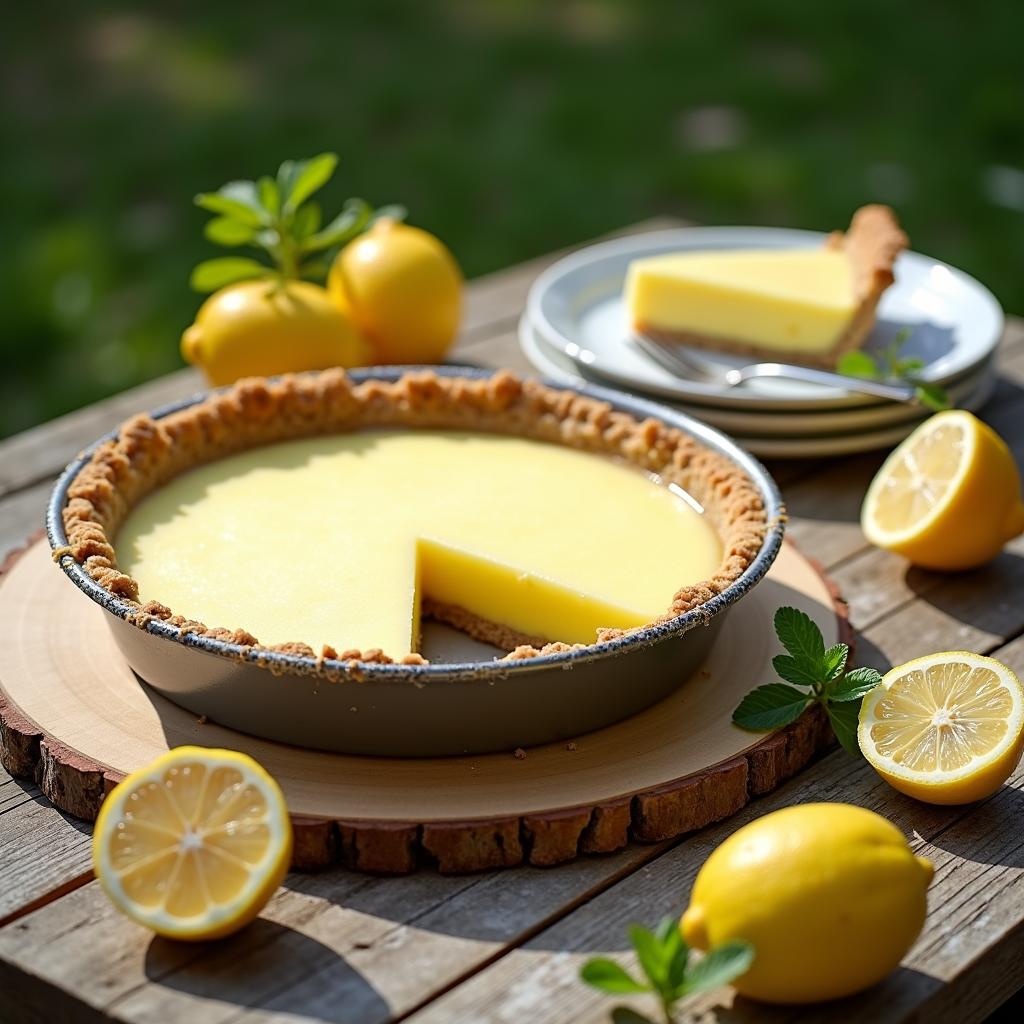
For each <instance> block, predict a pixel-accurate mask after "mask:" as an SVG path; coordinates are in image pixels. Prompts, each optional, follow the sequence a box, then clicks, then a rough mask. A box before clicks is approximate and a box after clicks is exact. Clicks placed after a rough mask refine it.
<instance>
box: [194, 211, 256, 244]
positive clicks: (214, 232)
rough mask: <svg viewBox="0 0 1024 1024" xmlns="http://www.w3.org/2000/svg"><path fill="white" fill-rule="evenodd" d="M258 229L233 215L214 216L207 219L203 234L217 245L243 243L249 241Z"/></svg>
mask: <svg viewBox="0 0 1024 1024" xmlns="http://www.w3.org/2000/svg"><path fill="white" fill-rule="evenodd" d="M257 231H258V229H257V228H255V227H253V225H252V224H246V223H245V221H241V220H236V219H235V218H234V217H214V218H213V220H210V221H207V222H206V226H205V227H204V228H203V234H204V235H205V236H206V237H207V238H208V239H209V240H210V241H211V242H214V243H216V244H217V245H245V244H246V242H251V241H252V240H253V239H254V238H255V237H256V234H257Z"/></svg>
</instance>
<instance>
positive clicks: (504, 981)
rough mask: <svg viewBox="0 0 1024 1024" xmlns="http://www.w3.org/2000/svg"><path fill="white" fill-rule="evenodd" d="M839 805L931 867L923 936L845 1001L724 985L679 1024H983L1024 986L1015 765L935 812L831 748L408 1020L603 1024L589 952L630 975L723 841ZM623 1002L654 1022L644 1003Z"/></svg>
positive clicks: (608, 1004) (687, 1007)
mask: <svg viewBox="0 0 1024 1024" xmlns="http://www.w3.org/2000/svg"><path fill="white" fill-rule="evenodd" d="M999 656H1000V657H1002V658H1003V659H1004V660H1006V661H1007V662H1008V663H1009V664H1011V665H1012V666H1013V667H1014V668H1015V669H1017V671H1024V640H1021V641H1017V642H1015V643H1014V644H1011V645H1008V646H1007V647H1005V648H1003V649H1002V650H1001V651H1000V652H999ZM836 799H839V800H843V801H846V802H850V803H857V804H860V805H861V806H864V807H868V808H870V809H872V810H875V811H877V812H878V813H880V814H883V815H884V816H885V817H887V818H888V819H889V820H891V821H893V822H894V823H895V824H896V825H897V826H898V827H899V828H900V829H901V830H903V832H904V833H905V834H907V835H908V836H910V837H911V843H912V845H913V846H914V847H915V849H916V850H918V851H920V852H921V853H923V854H924V855H925V856H928V857H930V858H931V859H932V860H933V862H934V864H935V866H936V878H935V881H934V883H933V885H932V888H931V891H930V893H929V907H930V913H929V917H928V920H927V922H926V925H925V930H924V932H923V933H922V936H921V938H920V939H919V940H918V942H917V943H916V944H915V946H914V948H913V949H912V950H911V951H910V953H909V955H908V957H907V958H906V959H905V961H904V964H903V966H902V967H901V969H900V970H899V971H897V972H895V973H894V974H893V975H891V976H890V977H889V978H888V979H887V980H886V981H885V982H883V983H882V984H881V985H879V986H876V987H875V988H873V989H871V990H869V991H868V992H866V993H864V994H863V995H861V996H858V997H855V998H853V999H850V1000H846V1001H844V1002H843V1003H841V1004H831V1005H825V1006H822V1007H807V1008H801V1009H800V1011H799V1012H797V1011H796V1010H788V1011H787V1010H784V1009H771V1008H765V1007H760V1006H758V1005H757V1004H754V1003H751V1002H749V1001H746V1000H736V1001H735V1002H734V1001H733V998H732V994H731V991H730V990H724V991H719V992H716V993H710V994H708V995H706V996H703V997H695V998H694V999H691V1000H689V1001H687V1002H686V1003H685V1004H684V1006H683V1008H682V1009H681V1012H680V1014H679V1017H678V1020H679V1021H680V1022H693V1024H697V1022H698V1021H706V1020H708V1019H722V1018H723V1017H724V1018H726V1019H728V1020H729V1021H731V1022H735V1024H743V1022H746V1021H750V1022H755V1021H764V1020H772V1021H783V1020H796V1019H799V1020H800V1021H801V1022H805V1021H822V1022H825V1021H830V1020H835V1019H837V1011H839V1010H840V1008H841V1013H842V1019H844V1020H872V1021H876V1022H878V1024H887V1022H896V1021H904V1020H909V1019H912V1018H913V1019H926V1020H929V1021H931V1022H942V1021H950V1022H953V1021H956V1022H958V1024H960V1022H964V1024H969V1022H972V1021H981V1020H983V1019H984V1018H985V1017H986V1016H987V1015H988V1014H989V1013H990V1012H991V1011H992V1010H994V1009H995V1008H996V1007H997V1006H999V1005H1000V1004H1001V1003H1002V1002H1003V1001H1004V1000H1005V999H1006V998H1007V997H1008V996H1009V995H1011V994H1012V993H1013V992H1014V991H1016V990H1017V989H1018V988H1020V987H1021V986H1022V985H1024V957H1022V956H1021V954H1022V952H1024V928H1022V922H1021V914H1022V907H1024V899H1022V897H1024V835H1022V833H1021V831H1020V829H1019V827H1018V826H1019V818H1020V806H1021V803H1022V800H1024V769H1021V768H1018V771H1017V773H1016V774H1015V776H1014V778H1013V779H1012V781H1011V784H1010V785H1007V786H1005V787H1004V788H1003V789H1001V790H1000V791H999V793H998V794H996V795H995V796H994V797H992V798H990V799H989V800H987V801H984V802H983V803H981V804H979V805H974V806H970V807H967V808H940V807H932V806H929V805H927V804H921V803H918V802H916V801H913V800H910V799H909V798H906V797H903V796H902V795H900V794H898V793H896V792H895V791H894V790H892V789H890V788H889V787H888V786H887V785H886V784H885V783H884V782H882V781H881V780H880V779H879V778H878V777H877V776H876V775H875V774H874V772H872V770H871V769H870V767H868V765H867V764H866V762H864V761H860V760H858V761H854V760H853V759H851V758H850V757H849V756H848V755H846V754H845V753H843V752H841V751H837V752H835V753H833V754H831V755H830V756H829V757H828V758H826V759H825V760H823V761H821V762H819V763H818V764H817V765H815V766H814V767H812V768H810V769H808V770H807V771H806V772H804V773H803V774H802V775H801V776H799V777H798V778H797V779H795V780H793V781H792V782H790V783H789V784H788V785H787V786H785V787H783V788H782V789H781V790H778V791H776V792H775V793H774V794H772V795H771V796H769V797H767V798H765V799H764V800H759V801H757V802H756V803H753V804H751V805H750V806H748V807H747V808H746V809H745V810H744V811H743V812H742V813H741V814H740V815H738V816H737V817H736V818H733V819H731V820H730V821H729V822H727V823H726V824H724V825H721V826H716V827H713V828H710V829H707V830H705V831H703V832H701V833H699V834H697V835H696V836H693V837H690V838H688V839H686V840H685V841H684V842H683V843H681V844H679V845H678V846H676V847H674V848H672V849H670V850H669V851H667V852H666V853H665V854H663V855H662V856H660V857H659V858H658V859H657V860H655V861H654V862H653V863H651V864H649V865H648V866H647V867H646V868H644V870H642V871H637V872H635V873H634V874H632V875H630V876H629V877H628V878H626V879H624V880H623V881H622V882H620V883H619V884H618V885H616V886H614V887H613V888H611V889H609V890H607V891H605V892H604V893H602V894H601V895H599V896H597V897H596V898H595V899H593V900H592V901H591V902H589V903H587V904H586V905H584V906H582V907H580V908H579V909H578V910H576V911H574V912H573V913H571V914H569V915H567V916H566V917H564V918H562V919H561V920H560V921H558V922H557V923H556V924H554V925H553V926H552V927H551V928H549V929H547V930H545V931H543V932H540V933H539V934H538V935H536V936H535V937H534V938H532V939H531V940H530V941H529V942H527V943H526V944H525V945H524V946H523V947H521V948H519V949H516V950H512V951H510V952H509V953H508V954H507V955H505V956H504V957H502V958H501V959H499V960H497V961H496V962H495V963H493V964H492V965H491V966H490V967H488V968H486V969H485V970H483V971H481V972H479V973H478V974H476V975H475V976H474V977H472V978H471V979H469V980H467V981H466V982H465V983H463V984H462V985H460V986H458V987H457V988H455V989H453V990H452V991H450V992H448V993H447V994H445V995H444V996H442V997H441V998H439V999H437V1000H436V1001H434V1002H432V1003H430V1004H429V1005H427V1006H426V1007H425V1008H424V1009H423V1010H422V1011H421V1012H419V1013H416V1014H414V1015H413V1016H412V1017H410V1018H409V1021H410V1024H435V1022H437V1024H441V1022H444V1024H458V1022H470V1021H473V1022H476V1021H482V1020H488V1021H508V1022H513V1021H522V1020H529V1021H531V1022H532V1024H547V1022H551V1024H554V1022H561V1021H564V1020H572V1021H573V1022H574V1024H588V1022H594V1024H596V1022H598V1021H601V1022H606V1021H607V1020H608V1019H609V1013H610V1011H611V1009H612V1008H613V1007H614V1006H615V1005H616V1002H620V1003H621V1002H623V1001H622V1000H614V999H611V998H609V997H607V996H603V995H601V994H599V993H596V992H594V991H593V990H591V989H588V988H586V987H585V986H583V985H582V984H581V983H580V982H579V980H578V973H579V969H580V967H581V965H582V964H583V963H584V962H585V961H586V960H587V959H588V958H589V957H591V956H595V955H602V956H612V957H614V958H615V959H618V960H620V961H621V962H622V963H623V964H625V965H628V966H633V964H632V957H631V955H629V954H627V953H625V950H626V945H627V944H626V942H625V935H626V928H627V926H628V925H629V924H630V923H631V922H634V921H642V922H646V923H649V924H651V923H653V922H655V921H657V920H658V919H659V918H660V917H662V916H663V915H665V914H668V913H671V914H676V913H679V912H680V911H681V910H682V908H683V907H684V906H685V903H686V899H687V895H688V893H689V890H690V888H691V886H692V884H693V879H694V877H695V875H696V872H697V870H698V869H699V868H700V866H701V864H702V863H703V862H704V860H705V859H706V857H707V856H708V855H709V854H710V852H711V851H712V850H713V849H714V848H715V846H717V845H718V844H719V843H720V842H721V841H722V840H723V839H724V838H725V837H726V836H728V835H729V834H731V833H732V832H733V831H734V830H735V829H736V828H737V827H739V826H740V825H742V824H744V823H746V822H747V821H750V820H753V819H754V818H756V817H759V816H760V815H762V814H765V813H767V812H769V811H771V810H774V809H777V808H780V807H784V806H788V805H790V804H794V803H802V802H809V801H815V800H836ZM989 965H991V969H989ZM994 971H997V972H998V973H997V974H996V973H993V972H994ZM628 1003H629V1005H630V1006H631V1007H635V1009H636V1010H638V1011H642V1012H643V1013H645V1014H648V1015H650V1017H651V1018H652V1019H658V1017H657V1014H656V1012H655V1010H656V1007H655V1006H654V1004H653V1002H651V1001H646V1002H645V1001H644V1000H643V999H635V1000H630V1001H628Z"/></svg>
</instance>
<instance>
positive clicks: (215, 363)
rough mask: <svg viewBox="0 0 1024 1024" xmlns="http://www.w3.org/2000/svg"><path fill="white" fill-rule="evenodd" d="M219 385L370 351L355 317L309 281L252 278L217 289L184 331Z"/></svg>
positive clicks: (187, 348) (345, 362) (192, 355)
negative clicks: (353, 321)
mask: <svg viewBox="0 0 1024 1024" xmlns="http://www.w3.org/2000/svg"><path fill="white" fill-rule="evenodd" d="M181 354H182V355H183V356H184V357H185V361H186V362H189V363H192V364H194V365H196V366H200V367H202V368H203V370H204V372H205V373H206V376H207V379H208V380H209V381H210V383H211V384H212V385H213V386H215V387H216V386H218V385H221V384H230V383H232V382H233V381H236V380H238V378H239V377H252V376H273V375H274V374H278V373H298V372H300V371H302V370H322V369H325V368H326V367H329V366H346V367H347V366H358V365H360V364H365V363H366V362H367V361H368V360H369V357H370V350H369V346H368V345H367V344H366V342H365V341H364V340H363V339H362V338H361V337H360V336H359V332H358V331H357V330H356V328H355V326H354V325H353V323H352V320H351V318H350V317H349V316H348V315H347V314H346V313H345V311H344V310H342V309H339V308H338V306H337V305H336V304H335V303H334V302H332V301H331V299H330V296H329V295H328V294H327V291H326V289H324V288H321V287H320V286H319V285H315V284H310V283H309V282H308V281H286V282H283V283H282V282H277V281H273V282H270V281H265V280H264V281H245V282H242V283H240V284H233V285H229V286H228V287H226V288H221V290H220V291H218V292H214V294H213V295H211V296H210V297H209V298H208V299H207V300H206V301H205V302H204V303H203V304H202V306H200V307H199V312H198V313H197V314H196V321H195V323H194V324H192V326H191V327H189V328H188V330H186V331H185V333H184V334H183V335H182V336H181Z"/></svg>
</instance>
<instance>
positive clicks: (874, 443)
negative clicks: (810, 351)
mask: <svg viewBox="0 0 1024 1024" xmlns="http://www.w3.org/2000/svg"><path fill="white" fill-rule="evenodd" d="M519 340H520V347H521V348H522V350H523V353H524V355H526V357H527V359H529V360H530V362H531V364H532V365H533V366H534V368H535V369H536V370H537V372H538V373H539V374H541V375H542V376H544V377H545V378H546V379H548V380H550V381H552V382H553V383H555V384H567V385H576V386H579V385H580V384H583V383H587V382H589V381H590V379H591V378H590V377H589V376H587V375H586V374H585V373H581V371H579V369H578V368H577V367H576V366H575V364H573V363H572V362H571V361H570V360H568V359H566V357H565V356H560V355H559V354H558V353H556V352H553V351H552V350H551V349H550V348H549V347H548V346H547V345H545V344H544V343H543V342H542V341H541V340H540V339H538V338H537V337H536V335H535V333H534V332H533V331H531V329H530V325H529V324H528V323H527V322H526V318H525V317H524V318H523V320H522V321H521V322H520V333H519ZM997 376H998V375H997V373H996V370H995V365H994V363H993V362H992V361H991V360H990V361H989V362H988V363H986V364H985V366H984V367H982V369H981V371H980V372H978V373H975V374H972V375H970V377H969V378H967V379H966V381H967V384H965V385H963V386H961V385H959V384H958V385H957V386H956V387H954V388H950V389H949V390H950V396H951V397H952V398H953V400H954V402H955V404H956V405H957V407H958V408H961V409H969V410H976V409H979V408H981V406H982V405H984V404H985V402H987V401H988V400H989V398H990V397H991V396H992V392H993V391H994V389H995V386H996V380H997ZM673 405H674V408H677V409H680V410H681V411H683V412H686V413H687V414H688V415H690V416H694V417H696V418H697V419H701V420H703V421H704V422H706V423H708V424H710V425H711V426H714V427H717V428H718V429H719V430H724V431H727V432H728V433H729V435H730V436H731V437H732V439H733V440H734V441H735V442H736V443H737V444H739V445H740V446H741V447H743V448H745V449H746V450H747V451H748V452H750V453H751V454H752V455H757V456H759V457H760V458H765V459H805V458H820V457H827V456H838V455H855V454H857V453H859V452H869V451H876V450H877V449H880V448H890V447H892V446H894V445H896V444H899V442H900V441H902V440H903V439H904V438H905V437H907V436H908V435H909V434H910V432H911V431H912V430H913V429H914V428H915V427H916V426H917V425H918V424H919V423H921V422H922V421H923V420H924V419H926V418H927V416H928V415H929V413H928V412H927V411H922V410H920V409H915V408H913V407H911V406H895V407H894V406H893V405H892V404H891V403H890V404H888V405H882V406H870V407H867V408H864V409H847V410H840V411H839V412H837V413H827V412H822V413H816V412H804V413H800V412H797V413H789V412H785V411H779V412H757V411H751V412H742V411H741V412H737V411H736V410H733V409H718V408H714V407H712V406H698V405H687V404H685V403H682V402H680V403H673ZM894 408H897V409H899V410H900V411H901V412H909V413H910V415H909V416H904V418H903V419H902V420H901V421H899V422H896V423H893V422H892V421H891V420H890V421H884V420H883V421H882V423H881V424H880V423H879V422H877V421H874V422H872V421H870V420H868V421H866V422H863V423H861V425H860V426H859V427H855V428H852V429H851V428H849V427H847V428H846V429H839V428H833V427H832V426H831V423H830V421H831V422H832V423H834V422H835V420H834V419H833V418H834V417H838V418H839V419H840V421H841V420H842V419H843V418H845V417H850V416H855V415H859V416H861V417H863V416H864V415H866V414H871V413H890V412H891V411H892V410H893V409H894ZM780 423H781V424H785V425H786V426H787V427H790V428H791V429H786V430H779V431H778V432H773V431H774V430H776V429H777V427H778V425H779V424H780ZM822 424H825V426H824V427H823V426H822Z"/></svg>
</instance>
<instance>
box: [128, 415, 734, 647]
mask: <svg viewBox="0 0 1024 1024" xmlns="http://www.w3.org/2000/svg"><path fill="white" fill-rule="evenodd" d="M116 550H117V556H118V563H119V566H120V568H121V569H122V570H123V571H124V572H126V573H128V574H130V575H131V576H133V577H134V578H135V579H136V580H137V581H138V583H139V594H140V599H141V601H143V602H145V601H149V600H155V601H159V602H160V603H162V604H166V605H169V606H170V607H171V608H173V609H174V610H175V611H177V612H180V613H181V614H183V615H185V616H187V617H189V618H193V619H197V620H200V621H202V622H207V623H217V624H220V625H225V626H229V627H235V626H239V627H242V628H244V629H246V630H248V631H250V632H251V633H252V634H253V635H255V636H256V637H258V638H259V641H260V642H261V643H262V644H265V645H272V644H276V643H284V642H291V641H302V642H304V643H307V644H309V645H310V646H311V647H312V648H313V649H314V650H319V649H320V648H321V647H322V646H323V645H325V644H328V645H331V646H333V647H335V648H337V649H338V650H345V649H352V648H358V649H361V650H364V651H366V650H370V649H373V648H380V649H381V650H383V651H384V653H385V654H388V655H390V656H391V657H395V658H400V657H401V656H402V655H404V654H408V653H411V652H413V651H415V650H416V647H417V644H418V640H419V630H420V623H419V617H420V610H421V606H422V603H423V601H424V600H425V599H427V598H429V599H430V600H432V601H434V602H440V603H443V604H445V605H455V606H458V607H459V608H462V609H465V610H466V611H467V612H469V613H470V614H471V615H474V616H478V617H479V618H480V619H483V620H485V621H487V622H490V623H495V624H497V625H500V626H503V627H507V628H508V629H509V630H511V631H514V632H516V633H519V634H522V635H525V636H529V637H537V638H542V639H546V640H561V641H565V642H569V643H593V642H594V639H595V634H596V632H597V631H598V630H599V629H602V628H607V627H612V628H630V627H634V626H640V625H643V624H644V623H646V622H650V621H651V620H652V619H655V618H657V617H658V616H659V615H661V614H663V613H664V612H665V611H666V609H667V608H668V607H669V605H670V603H671V600H672V596H673V594H674V593H675V592H676V591H677V590H678V589H679V588H680V587H682V586H685V585H687V584H691V583H696V582H699V581H700V580H703V579H707V578H709V577H711V576H713V575H714V574H715V573H716V571H717V570H718V568H719V565H720V563H721V559H722V545H721V542H720V540H719V538H718V536H717V534H716V532H715V530H714V528H713V527H712V525H711V524H710V523H709V522H708V521H707V519H706V517H705V516H704V515H702V514H701V512H700V511H699V507H698V506H695V504H694V503H693V502H692V500H689V499H688V496H686V495H684V494H682V492H679V491H678V490H677V491H676V492H675V493H673V491H671V490H669V489H668V488H666V487H663V486H660V485H659V484H657V483H656V482H654V481H652V480H650V479H649V478H647V477H646V476H645V475H644V474H643V473H641V472H639V471H637V470H636V469H634V468H631V467H628V466H625V465H622V464H619V463H617V462H614V461H612V460H611V459H606V458H601V457H598V456H594V455H588V454H585V453H582V452H579V451H575V450H573V449H570V448H565V447H561V446H558V445H551V444H544V443H541V442H537V441H531V440H526V439H522V438H515V437H503V436H499V435H492V434H485V433H472V432H459V431H433V430H416V431H401V430H373V431H364V432H357V433H350V434H338V435H331V436H324V437H315V438H307V439H302V440H295V441H287V442H284V443H280V444H276V445H272V446H269V447H264V448H259V449H255V450H252V451H247V452H244V453H241V454H238V455H235V456H231V457H229V458H226V459H222V460H220V461H218V462H214V463H211V464H208V465H205V466H201V467H199V468H197V469H194V470H191V471H189V472H187V473H185V474H184V475H182V476H180V477H178V478H176V479H174V480H172V481H171V482H170V483H168V484H166V485H165V486H163V487H162V488H160V489H159V490H158V491H156V492H154V493H153V494H152V495H150V496H149V497H147V498H145V499H144V500H143V501H142V502H141V503H140V504H139V505H138V506H137V507H136V508H135V509H134V510H133V511H132V512H131V513H130V514H129V516H128V518H127V519H126V521H125V522H124V524H123V526H122V527H121V529H120V531H119V533H118V536H117V539H116Z"/></svg>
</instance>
